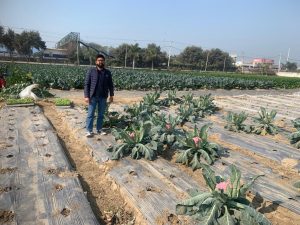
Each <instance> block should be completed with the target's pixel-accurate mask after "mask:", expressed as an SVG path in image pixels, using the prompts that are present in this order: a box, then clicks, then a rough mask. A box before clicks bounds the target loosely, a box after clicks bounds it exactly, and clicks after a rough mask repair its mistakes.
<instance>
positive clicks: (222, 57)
mask: <svg viewBox="0 0 300 225" xmlns="http://www.w3.org/2000/svg"><path fill="white" fill-rule="evenodd" d="M89 45H90V46H93V47H94V48H96V49H99V50H100V51H103V52H106V53H108V54H109V55H110V56H112V57H111V58H110V57H108V60H107V63H108V65H110V66H116V67H131V68H135V67H138V68H151V69H154V68H155V69H166V68H173V69H196V70H203V71H204V70H207V71H223V70H224V71H233V70H235V66H234V64H233V62H234V61H233V59H232V58H231V57H230V56H229V54H228V53H227V52H224V51H222V50H220V49H218V48H216V49H210V50H203V49H202V48H201V47H197V46H188V47H186V48H185V49H184V50H183V51H182V52H181V53H180V54H178V55H168V53H167V52H165V51H162V49H161V47H160V46H159V45H156V44H155V43H151V44H148V45H147V46H146V47H145V48H143V47H140V46H139V44H138V43H135V44H127V43H123V44H121V45H119V46H118V47H115V48H113V47H105V46H101V45H98V44H95V43H89ZM76 54H77V52H76V51H75V50H74V51H73V53H72V54H71V55H70V58H71V59H72V60H74V61H75V60H76V57H77V55H76ZM96 54H97V53H96V52H91V50H89V48H87V47H85V46H82V47H80V53H79V59H80V64H88V63H89V62H90V59H94V57H95V55H96Z"/></svg>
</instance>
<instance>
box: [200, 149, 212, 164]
mask: <svg viewBox="0 0 300 225" xmlns="http://www.w3.org/2000/svg"><path fill="white" fill-rule="evenodd" d="M198 152H199V153H200V154H201V156H202V157H203V158H204V159H205V161H206V162H207V163H208V164H209V165H210V164H212V163H213V160H212V158H211V156H210V155H209V154H208V153H207V152H206V151H204V150H203V149H200V150H199V151H198Z"/></svg>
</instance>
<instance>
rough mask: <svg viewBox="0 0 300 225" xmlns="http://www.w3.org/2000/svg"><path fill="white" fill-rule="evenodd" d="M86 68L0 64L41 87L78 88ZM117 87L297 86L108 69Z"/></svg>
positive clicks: (291, 81) (276, 80)
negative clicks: (21, 74)
mask: <svg viewBox="0 0 300 225" xmlns="http://www.w3.org/2000/svg"><path fill="white" fill-rule="evenodd" d="M88 69H89V67H86V66H85V67H76V66H62V65H40V64H3V63H1V64H0V70H1V71H2V72H3V71H6V72H7V73H8V74H9V75H13V74H20V73H23V74H24V75H25V77H26V76H27V77H30V78H31V79H32V82H34V83H38V84H40V85H41V86H44V87H47V88H49V87H52V88H57V89H63V90H69V89H71V88H75V89H82V88H83V84H84V76H85V74H86V72H87V71H88ZM111 70H112V72H113V79H114V83H115V87H116V88H117V89H118V90H124V89H125V90H154V89H160V90H170V89H178V90H189V89H218V88H221V89H258V88H259V89H269V88H287V89H289V88H298V87H300V79H299V78H287V77H275V76H260V75H246V74H233V73H220V72H216V73H213V72H208V73H204V72H202V73H201V72H166V71H153V72H152V71H140V70H130V69H111Z"/></svg>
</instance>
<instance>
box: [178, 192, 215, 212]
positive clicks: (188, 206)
mask: <svg viewBox="0 0 300 225" xmlns="http://www.w3.org/2000/svg"><path fill="white" fill-rule="evenodd" d="M211 196H212V195H211V193H203V194H199V195H196V196H194V197H192V198H189V199H187V200H184V201H183V202H181V203H179V204H177V205H176V214H177V215H184V214H186V215H193V214H195V213H196V211H195V210H193V208H194V206H196V205H198V206H200V205H201V204H202V203H203V202H204V201H205V200H206V199H207V198H210V197H211Z"/></svg>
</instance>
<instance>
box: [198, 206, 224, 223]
mask: <svg viewBox="0 0 300 225" xmlns="http://www.w3.org/2000/svg"><path fill="white" fill-rule="evenodd" d="M221 207H222V204H221V203H220V202H218V201H216V202H215V203H214V204H213V206H212V207H211V208H210V210H209V211H208V213H207V214H206V216H204V217H203V218H202V219H201V224H203V225H214V224H218V221H217V218H218V216H219V211H220V210H221Z"/></svg>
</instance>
